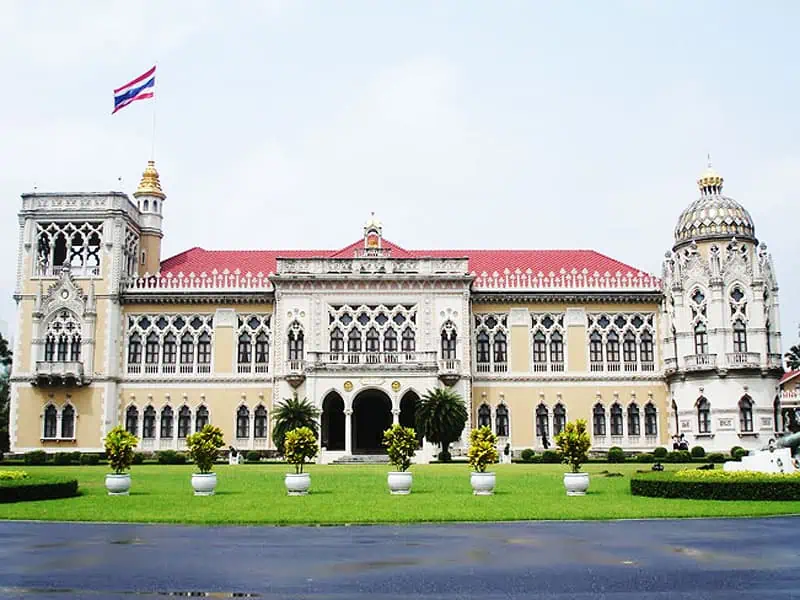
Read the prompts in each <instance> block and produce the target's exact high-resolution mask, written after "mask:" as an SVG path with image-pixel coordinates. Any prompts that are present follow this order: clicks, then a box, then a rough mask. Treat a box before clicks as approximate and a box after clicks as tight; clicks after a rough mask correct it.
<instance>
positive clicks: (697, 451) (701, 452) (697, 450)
mask: <svg viewBox="0 0 800 600" xmlns="http://www.w3.org/2000/svg"><path fill="white" fill-rule="evenodd" d="M705 455H706V449H705V448H703V447H702V446H693V447H692V458H704V457H705Z"/></svg>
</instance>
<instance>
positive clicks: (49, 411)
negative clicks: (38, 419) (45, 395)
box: [42, 404, 58, 439]
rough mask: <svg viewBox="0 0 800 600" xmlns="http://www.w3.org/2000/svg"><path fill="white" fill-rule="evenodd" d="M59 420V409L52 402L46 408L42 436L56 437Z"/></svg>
mask: <svg viewBox="0 0 800 600" xmlns="http://www.w3.org/2000/svg"><path fill="white" fill-rule="evenodd" d="M57 421H58V411H56V407H55V406H53V405H52V404H50V405H49V406H48V407H47V408H45V409H44V435H43V436H42V437H44V438H47V439H51V438H55V437H56V433H57V431H58V430H57V429H56V423H57Z"/></svg>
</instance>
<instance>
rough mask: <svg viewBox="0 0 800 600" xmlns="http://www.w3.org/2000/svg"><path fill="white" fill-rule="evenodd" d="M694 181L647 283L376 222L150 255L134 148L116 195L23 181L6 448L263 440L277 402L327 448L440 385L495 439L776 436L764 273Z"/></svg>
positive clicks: (366, 444) (712, 442) (151, 197)
mask: <svg viewBox="0 0 800 600" xmlns="http://www.w3.org/2000/svg"><path fill="white" fill-rule="evenodd" d="M699 184H700V189H701V196H700V199H699V200H698V201H696V202H695V203H693V204H692V205H691V206H690V207H689V208H687V210H686V211H684V213H683V214H682V215H681V217H680V220H679V224H678V227H677V229H676V232H675V245H674V248H673V250H672V252H670V253H668V255H667V258H666V260H665V263H664V273H663V277H662V278H661V279H659V278H657V277H654V276H652V275H648V274H646V273H642V272H640V271H638V270H636V269H634V268H632V267H629V266H627V265H625V264H623V263H621V262H618V261H615V260H613V259H611V258H608V257H606V256H604V255H602V254H599V253H597V252H592V251H583V250H559V251H535V250H534V251H511V250H497V251H493V250H479V251H475V250H406V249H404V248H401V247H400V246H397V245H395V244H393V243H391V242H389V241H388V240H386V239H385V238H384V237H383V229H382V225H381V223H380V222H378V221H377V220H375V219H374V218H372V219H370V220H369V221H368V222H367V223H366V224H365V225H364V229H363V235H362V236H361V238H360V239H359V240H358V241H356V242H355V243H352V244H350V245H349V246H346V247H344V248H342V249H339V250H332V251H298V250H292V251H269V250H264V251H247V252H238V251H206V250H203V249H200V248H193V249H191V250H188V251H186V252H183V253H181V254H178V255H176V256H173V257H171V258H167V259H165V260H162V259H161V256H160V247H161V239H162V233H163V229H162V211H163V208H164V204H165V203H166V196H165V194H164V192H163V190H162V188H161V184H160V181H159V176H158V173H157V172H156V169H155V165H154V164H153V163H152V162H151V163H149V164H148V166H147V168H146V169H145V172H144V174H143V177H142V181H141V183H140V185H139V188H138V189H137V191H136V192H135V193H134V194H133V199H131V198H129V197H128V196H126V195H125V194H122V193H102V194H97V193H79V194H68V193H56V194H38V193H37V194H25V195H23V197H22V211H21V213H20V230H19V255H18V259H17V287H16V290H15V298H16V301H17V304H18V319H19V320H18V323H17V328H18V335H17V338H16V339H17V345H16V348H15V357H16V359H15V362H14V371H13V374H12V405H11V443H12V448H13V450H14V451H17V452H21V451H27V450H31V449H40V448H44V449H46V450H48V451H57V450H66V449H69V450H81V451H96V450H100V449H101V448H102V445H103V444H102V440H103V437H104V435H105V433H106V432H107V431H108V430H109V429H110V428H112V427H114V426H115V425H118V424H121V425H123V426H125V427H126V428H127V429H129V430H130V431H132V432H134V433H136V435H137V436H139V438H140V440H141V441H140V446H141V449H142V450H145V451H149V450H160V449H178V450H180V449H182V448H184V447H185V440H186V436H187V435H189V434H190V433H192V432H194V431H196V430H197V429H199V428H201V427H202V426H203V425H205V424H206V423H209V422H211V423H214V424H216V425H218V426H220V427H221V428H222V430H223V432H224V433H225V436H226V440H227V442H228V443H229V444H230V445H232V446H234V447H236V448H237V449H240V450H246V449H255V450H270V449H274V446H273V443H272V440H271V438H270V430H271V426H270V419H271V414H272V411H273V408H274V406H275V404H276V402H278V401H279V400H280V399H282V398H287V397H289V396H291V395H292V394H295V393H296V394H298V395H299V396H300V397H307V398H308V399H310V400H311V401H313V402H314V403H315V404H316V405H317V406H318V407H319V408H320V410H321V432H322V435H321V439H320V444H321V446H322V450H323V451H322V453H321V460H322V461H324V462H328V461H332V460H336V459H341V458H344V457H347V456H349V455H352V454H356V453H374V452H377V451H380V445H381V444H380V441H381V432H382V430H383V429H384V428H385V427H387V426H388V425H390V424H391V423H392V422H400V423H403V424H413V415H414V408H415V403H416V402H417V400H418V399H419V397H420V396H421V395H423V394H424V393H425V392H426V391H428V390H430V389H432V388H435V387H437V386H445V385H447V386H452V387H453V388H454V389H455V390H456V391H457V392H458V393H459V394H461V395H462V396H463V397H464V398H466V399H467V400H468V403H469V406H470V421H469V423H468V427H473V426H475V425H484V424H485V425H489V426H491V427H492V428H493V429H495V431H496V432H497V434H498V435H499V436H500V443H501V444H502V446H503V447H505V445H506V444H508V445H509V446H510V448H511V449H512V450H513V451H514V452H515V453H518V452H519V451H521V450H522V449H524V448H528V447H532V448H538V449H542V448H544V447H546V446H548V445H552V439H553V436H554V434H555V433H557V432H558V431H560V430H561V429H562V428H563V427H564V424H565V423H566V421H567V420H570V419H575V418H584V419H586V420H587V421H589V422H590V423H591V430H592V437H593V447H594V448H595V449H596V450H602V449H607V448H609V447H611V446H621V447H622V448H624V449H626V450H628V451H643V450H647V449H652V448H653V447H655V446H659V445H667V444H669V442H670V438H671V437H672V436H673V435H676V434H683V435H684V436H686V437H687V438H688V440H689V442H690V444H695V443H696V444H700V445H703V446H704V447H705V448H706V449H707V450H711V449H719V450H726V449H728V448H730V447H731V446H732V445H734V444H735V445H741V446H744V447H748V446H756V445H760V444H762V443H763V442H764V441H765V439H764V438H769V437H770V436H772V435H774V433H775V430H776V427H779V423H778V419H776V415H777V414H778V413H777V411H778V405H777V398H778V396H777V394H776V384H777V381H778V378H779V377H780V375H781V372H782V369H781V360H780V326H779V321H778V288H777V282H776V279H775V275H774V270H773V267H772V262H771V260H770V258H769V256H768V255H767V253H766V249H765V247H764V246H763V245H761V246H758V245H757V242H756V239H755V228H754V225H753V223H752V220H751V219H750V216H749V215H748V214H747V212H746V211H745V210H744V209H743V208H742V207H741V206H740V205H739V204H737V203H736V202H735V201H733V200H731V199H730V198H727V197H725V196H722V194H721V189H722V178H721V177H719V176H718V175H717V174H716V173H714V172H712V171H709V172H708V173H706V174H705V175H704V176H703V178H701V180H700V181H699ZM463 440H466V436H463ZM459 449H461V450H463V443H462V444H457V445H456V452H458V451H459ZM433 452H435V449H434V448H432V447H429V445H428V444H425V445H424V447H423V451H422V452H421V459H422V460H425V459H426V458H429V457H430V456H432V453H433Z"/></svg>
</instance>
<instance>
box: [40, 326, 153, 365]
mask: <svg viewBox="0 0 800 600" xmlns="http://www.w3.org/2000/svg"><path fill="white" fill-rule="evenodd" d="M140 352H141V348H140ZM44 359H45V361H47V362H53V361H55V359H56V338H55V336H54V335H53V334H52V333H51V334H48V335H47V339H45V342H44Z"/></svg>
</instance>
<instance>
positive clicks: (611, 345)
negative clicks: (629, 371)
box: [606, 331, 619, 367]
mask: <svg viewBox="0 0 800 600" xmlns="http://www.w3.org/2000/svg"><path fill="white" fill-rule="evenodd" d="M606 361H607V362H608V364H609V367H610V366H611V365H613V364H618V363H619V336H618V335H617V332H616V331H610V332H609V333H608V336H607V337H606Z"/></svg>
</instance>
